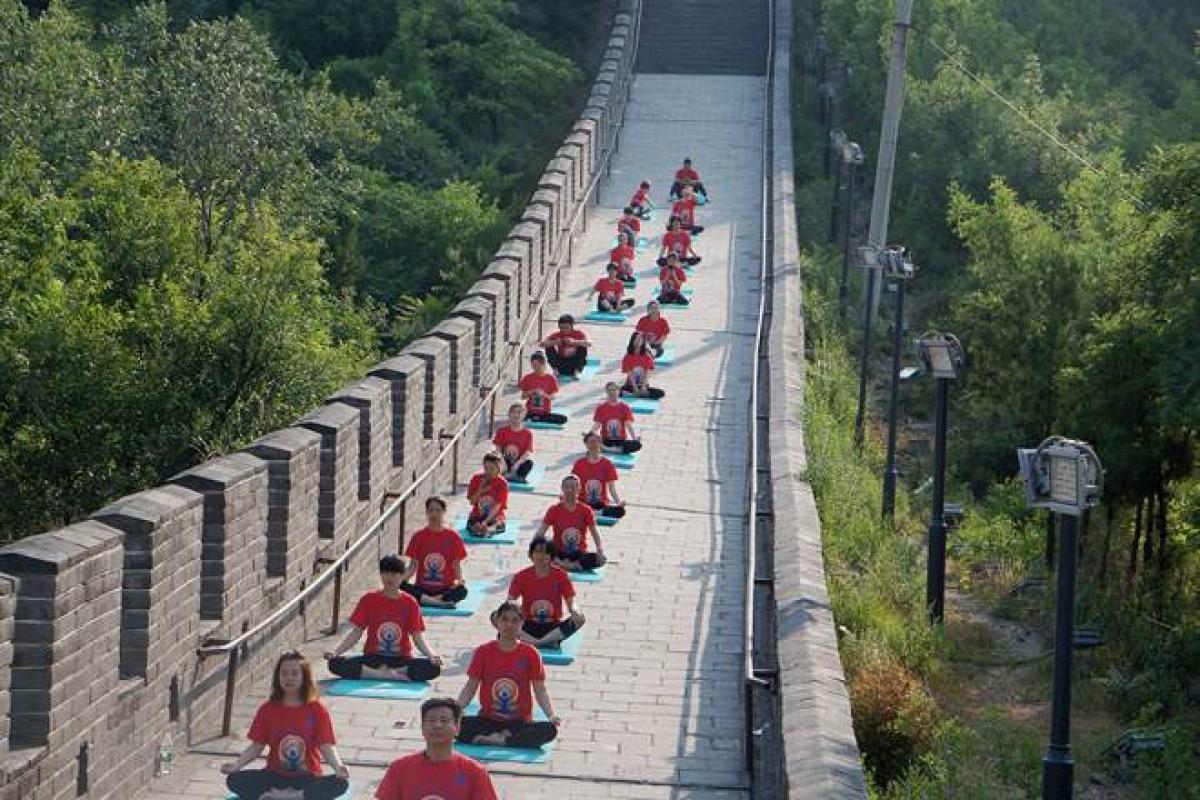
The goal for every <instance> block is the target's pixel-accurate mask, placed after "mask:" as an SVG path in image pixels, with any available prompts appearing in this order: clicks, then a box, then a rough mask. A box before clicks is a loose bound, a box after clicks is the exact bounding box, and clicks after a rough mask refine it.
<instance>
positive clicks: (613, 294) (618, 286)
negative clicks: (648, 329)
mask: <svg viewBox="0 0 1200 800" xmlns="http://www.w3.org/2000/svg"><path fill="white" fill-rule="evenodd" d="M606 272H607V273H608V277H606V278H601V279H600V280H598V281H596V285H595V286H593V287H592V291H593V292H594V293H595V294H596V310H597V311H599V312H601V313H604V314H619V313H620V312H622V311H626V310H628V309H630V308H633V304H634V303H635V302H636V301H635V300H634V299H633V298H632V297H626V296H625V284H624V283H622V282H621V279H620V278H618V277H617V265H616V264H609V265H608V269H607V270H606Z"/></svg>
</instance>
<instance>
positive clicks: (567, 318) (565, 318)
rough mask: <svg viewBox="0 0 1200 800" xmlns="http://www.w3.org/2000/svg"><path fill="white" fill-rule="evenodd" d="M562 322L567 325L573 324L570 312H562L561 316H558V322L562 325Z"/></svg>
mask: <svg viewBox="0 0 1200 800" xmlns="http://www.w3.org/2000/svg"><path fill="white" fill-rule="evenodd" d="M564 322H565V323H567V324H568V325H574V324H575V318H574V317H572V316H571V315H570V314H563V315H562V316H561V317H559V318H558V324H559V325H562V324H563V323H564Z"/></svg>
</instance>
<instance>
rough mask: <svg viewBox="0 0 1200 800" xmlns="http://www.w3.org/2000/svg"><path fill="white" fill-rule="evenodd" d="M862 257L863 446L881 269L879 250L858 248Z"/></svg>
mask: <svg viewBox="0 0 1200 800" xmlns="http://www.w3.org/2000/svg"><path fill="white" fill-rule="evenodd" d="M858 252H859V254H860V255H861V257H862V265H863V269H865V270H866V272H867V302H866V304H865V305H864V306H863V337H862V352H861V353H859V359H858V406H857V407H856V408H855V410H854V446H855V447H861V446H862V441H863V427H864V425H865V424H866V414H867V374H868V372H869V371H870V368H871V332H872V329H873V328H872V325H871V322H872V321H873V315H872V314H871V308H872V306H874V305H875V270H877V269H879V261H878V255H879V254H878V251H876V249H875V248H874V247H870V246H864V247H860V248H858Z"/></svg>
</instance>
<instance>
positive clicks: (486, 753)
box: [454, 742, 554, 764]
mask: <svg viewBox="0 0 1200 800" xmlns="http://www.w3.org/2000/svg"><path fill="white" fill-rule="evenodd" d="M454 749H455V750H457V751H458V752H460V753H462V754H463V755H464V756H468V757H470V758H473V759H475V760H476V761H488V762H492V763H495V764H544V763H546V759H547V758H549V756H550V753H552V752H553V751H554V744H553V743H550V744H547V745H543V746H542V747H539V748H537V749H536V750H534V749H526V748H521V747H496V746H495V745H492V744H463V743H462V742H455V743H454Z"/></svg>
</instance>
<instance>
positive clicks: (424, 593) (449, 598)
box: [400, 582, 467, 603]
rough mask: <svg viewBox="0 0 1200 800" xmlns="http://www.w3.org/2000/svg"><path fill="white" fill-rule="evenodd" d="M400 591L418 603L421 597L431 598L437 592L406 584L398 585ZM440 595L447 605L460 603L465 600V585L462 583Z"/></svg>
mask: <svg viewBox="0 0 1200 800" xmlns="http://www.w3.org/2000/svg"><path fill="white" fill-rule="evenodd" d="M400 591H402V592H408V593H409V594H411V595H412V596H413V597H415V598H417V602H418V603H419V602H421V598H422V597H432V596H434V595H436V594H438V592H431V591H429V590H427V589H422V588H421V587H420V586H417V585H416V584H413V583H407V582H405V583H402V584H400ZM441 595H442V599H443V600H445V601H446V602H447V603H461V602H462V601H463V600H466V599H467V585H466V584H465V583H464V584H461V585H459V586H455V587H454V588H453V589H447V590H445V591H444V592H441Z"/></svg>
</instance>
